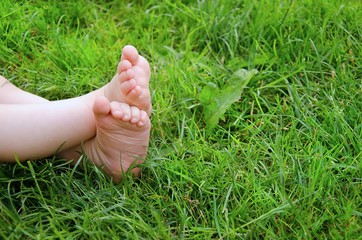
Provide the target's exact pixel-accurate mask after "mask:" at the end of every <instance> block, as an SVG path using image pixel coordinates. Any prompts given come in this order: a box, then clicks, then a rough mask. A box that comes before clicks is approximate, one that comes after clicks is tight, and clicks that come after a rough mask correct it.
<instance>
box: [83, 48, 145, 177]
mask: <svg viewBox="0 0 362 240" xmlns="http://www.w3.org/2000/svg"><path fill="white" fill-rule="evenodd" d="M149 80H150V67H149V64H148V62H147V60H146V59H145V58H143V57H142V56H140V55H139V54H138V52H137V50H136V49H135V48H134V47H132V46H126V47H124V48H123V50H122V57H121V61H120V63H119V64H118V67H117V74H116V75H115V76H114V77H113V79H112V80H111V81H110V82H109V83H108V84H107V85H105V86H104V87H103V88H102V89H103V91H104V96H100V97H97V99H96V100H95V102H94V104H93V113H94V116H95V120H96V131H97V132H96V136H95V137H94V138H92V139H90V140H88V141H86V142H85V143H84V144H83V149H84V152H85V154H86V155H87V156H88V158H89V159H90V160H91V161H92V162H93V163H94V164H95V165H96V166H98V167H100V168H101V169H102V170H103V171H104V172H105V173H106V174H108V175H109V176H110V177H112V180H113V181H114V182H115V183H118V182H119V181H120V180H121V178H122V175H123V173H125V172H127V171H128V170H129V168H130V167H131V168H132V170H131V172H132V173H134V174H135V175H139V172H140V169H139V168H137V167H136V168H133V167H134V165H137V164H139V163H142V162H143V160H144V158H145V157H146V154H147V147H148V142H149V134H150V129H151V123H150V119H149V116H150V114H151V111H152V105H151V99H150V91H149V87H148V84H149Z"/></svg>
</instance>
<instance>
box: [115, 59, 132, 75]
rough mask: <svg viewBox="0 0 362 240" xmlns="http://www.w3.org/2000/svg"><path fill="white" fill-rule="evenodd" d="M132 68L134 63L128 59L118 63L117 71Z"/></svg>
mask: <svg viewBox="0 0 362 240" xmlns="http://www.w3.org/2000/svg"><path fill="white" fill-rule="evenodd" d="M130 68H132V63H131V62H130V61H128V60H122V61H120V62H119V63H118V67H117V72H118V73H121V72H124V71H127V70H128V69H130Z"/></svg>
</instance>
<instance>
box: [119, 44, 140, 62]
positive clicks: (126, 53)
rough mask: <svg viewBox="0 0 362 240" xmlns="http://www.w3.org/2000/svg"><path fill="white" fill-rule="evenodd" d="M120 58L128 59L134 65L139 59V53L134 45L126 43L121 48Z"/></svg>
mask: <svg viewBox="0 0 362 240" xmlns="http://www.w3.org/2000/svg"><path fill="white" fill-rule="evenodd" d="M121 60H128V61H130V62H131V64H132V65H136V64H137V62H138V60H139V54H138V51H137V49H136V48H135V47H133V46H132V45H127V46H125V47H124V48H123V49H122V57H121Z"/></svg>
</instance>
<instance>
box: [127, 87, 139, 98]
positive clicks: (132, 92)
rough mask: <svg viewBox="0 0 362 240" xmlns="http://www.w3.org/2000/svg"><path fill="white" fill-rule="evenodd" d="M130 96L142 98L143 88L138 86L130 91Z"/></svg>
mask: <svg viewBox="0 0 362 240" xmlns="http://www.w3.org/2000/svg"><path fill="white" fill-rule="evenodd" d="M128 94H129V96H130V97H132V98H137V97H139V96H141V94H142V88H141V87H140V86H138V85H136V86H135V87H134V88H132V89H131V90H130V92H129V93H128Z"/></svg>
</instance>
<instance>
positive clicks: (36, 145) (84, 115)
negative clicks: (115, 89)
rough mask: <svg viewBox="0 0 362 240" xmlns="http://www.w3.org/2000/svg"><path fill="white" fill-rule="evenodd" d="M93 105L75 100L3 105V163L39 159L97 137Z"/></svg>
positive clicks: (0, 115)
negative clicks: (16, 158) (16, 159)
mask: <svg viewBox="0 0 362 240" xmlns="http://www.w3.org/2000/svg"><path fill="white" fill-rule="evenodd" d="M95 131H96V129H95V118H94V114H93V112H92V109H91V106H90V105H88V104H87V103H86V102H84V101H83V100H82V98H74V99H69V100H62V101H56V102H46V103H41V104H0V143H1V144H0V160H1V161H15V158H14V157H15V156H17V157H18V159H19V160H27V159H37V158H43V157H47V156H49V155H53V154H55V153H56V152H57V150H64V149H68V148H71V147H74V146H76V145H78V144H80V143H81V142H82V141H84V140H87V139H89V138H92V137H93V136H94V135H95Z"/></svg>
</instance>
